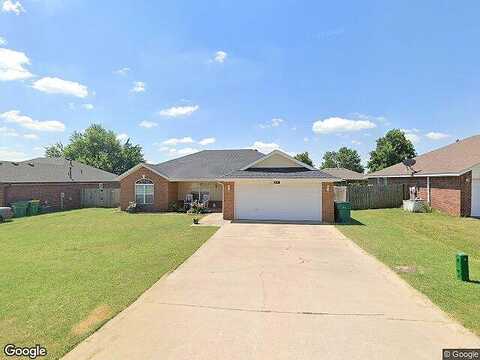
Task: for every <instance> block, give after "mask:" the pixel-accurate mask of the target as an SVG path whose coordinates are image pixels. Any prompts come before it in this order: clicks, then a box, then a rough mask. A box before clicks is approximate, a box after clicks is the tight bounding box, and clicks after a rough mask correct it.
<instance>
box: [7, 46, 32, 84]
mask: <svg viewBox="0 0 480 360" xmlns="http://www.w3.org/2000/svg"><path fill="white" fill-rule="evenodd" d="M25 65H30V59H29V58H28V57H27V55H25V53H23V52H20V51H15V50H10V49H4V48H0V81H11V80H22V79H28V78H31V77H32V76H33V75H32V73H31V72H30V71H28V70H27V69H26V68H25Z"/></svg>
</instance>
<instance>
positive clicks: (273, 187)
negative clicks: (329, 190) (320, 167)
mask: <svg viewBox="0 0 480 360" xmlns="http://www.w3.org/2000/svg"><path fill="white" fill-rule="evenodd" d="M235 218H236V219H246V220H296V221H298V220H313V221H321V220H322V185H321V183H318V182H317V183H315V184H313V183H306V182H298V183H296V182H292V181H290V182H287V181H280V184H274V182H273V181H264V182H257V183H242V182H237V183H236V184H235Z"/></svg>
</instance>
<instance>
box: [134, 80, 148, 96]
mask: <svg viewBox="0 0 480 360" xmlns="http://www.w3.org/2000/svg"><path fill="white" fill-rule="evenodd" d="M145 86H146V84H145V83H144V82H143V81H135V82H134V83H133V88H132V89H131V90H130V91H131V92H135V93H141V92H145Z"/></svg>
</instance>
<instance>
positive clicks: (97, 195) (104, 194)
mask: <svg viewBox="0 0 480 360" xmlns="http://www.w3.org/2000/svg"><path fill="white" fill-rule="evenodd" d="M80 203H81V205H82V207H106V208H113V207H117V206H119V205H120V189H105V188H103V189H98V188H95V189H82V191H81V194H80Z"/></svg>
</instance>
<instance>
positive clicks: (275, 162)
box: [240, 150, 315, 170]
mask: <svg viewBox="0 0 480 360" xmlns="http://www.w3.org/2000/svg"><path fill="white" fill-rule="evenodd" d="M289 167H292V168H298V167H300V168H306V169H308V170H315V168H313V167H312V166H310V165H307V164H305V163H303V162H301V161H298V160H297V159H295V158H293V157H292V156H290V155H288V154H286V153H284V152H283V151H280V150H273V151H272V152H270V153H268V154H267V155H265V156H263V157H261V158H259V159H257V160H255V161H254V162H252V163H250V164H248V165H246V166H244V167H243V168H241V169H240V170H247V169H250V168H289Z"/></svg>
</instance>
